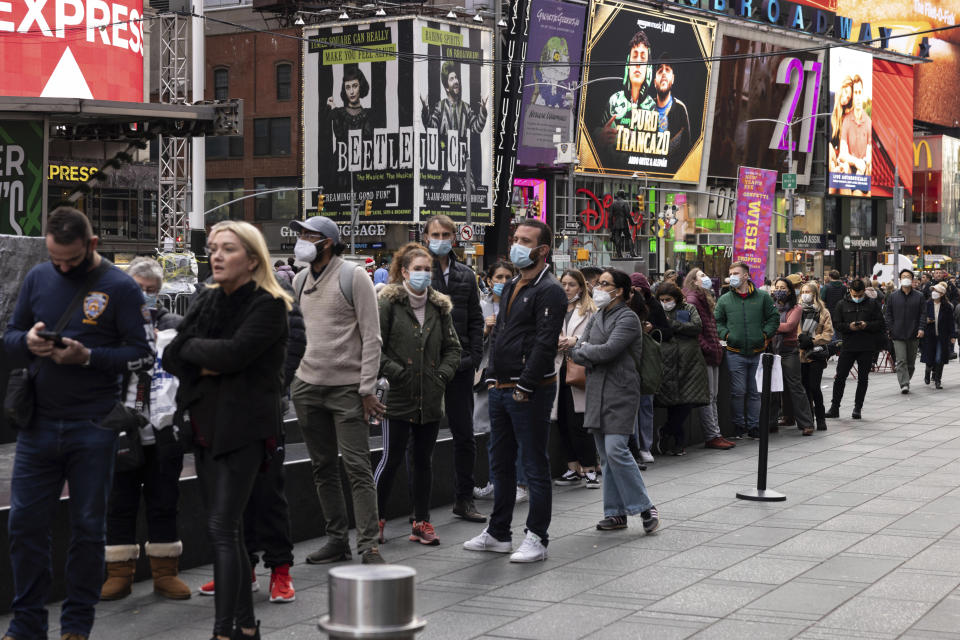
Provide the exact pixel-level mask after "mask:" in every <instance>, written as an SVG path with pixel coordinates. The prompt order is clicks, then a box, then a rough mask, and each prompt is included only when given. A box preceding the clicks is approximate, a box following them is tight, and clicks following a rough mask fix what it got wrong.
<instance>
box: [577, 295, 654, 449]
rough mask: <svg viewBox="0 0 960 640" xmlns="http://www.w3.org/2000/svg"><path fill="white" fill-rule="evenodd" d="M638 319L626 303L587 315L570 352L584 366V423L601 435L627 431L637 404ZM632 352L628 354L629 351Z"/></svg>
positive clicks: (625, 432) (638, 396) (634, 416)
mask: <svg viewBox="0 0 960 640" xmlns="http://www.w3.org/2000/svg"><path fill="white" fill-rule="evenodd" d="M642 343H643V342H642V328H641V326H640V319H639V318H637V315H636V314H635V313H634V312H633V311H632V310H631V309H630V308H629V307H627V306H626V305H624V304H620V305H618V306H616V307H614V308H613V309H605V310H604V311H601V312H598V313H595V314H593V316H591V318H590V321H589V323H588V324H587V328H586V329H584V331H583V336H582V337H581V338H580V341H579V342H578V343H577V346H576V347H574V348H573V349H572V350H571V353H570V356H571V357H572V358H573V361H574V362H576V363H577V364H582V365H583V366H585V367H586V368H587V387H586V392H587V405H586V413H585V415H584V421H583V423H584V426H585V427H586V428H587V429H588V430H590V431H598V432H600V433H603V434H605V435H610V434H619V435H629V434H631V433H633V423H634V421H635V420H636V419H637V411H638V410H639V408H640V374H639V373H638V372H637V365H636V363H637V362H640V356H641V345H642ZM631 353H632V355H631Z"/></svg>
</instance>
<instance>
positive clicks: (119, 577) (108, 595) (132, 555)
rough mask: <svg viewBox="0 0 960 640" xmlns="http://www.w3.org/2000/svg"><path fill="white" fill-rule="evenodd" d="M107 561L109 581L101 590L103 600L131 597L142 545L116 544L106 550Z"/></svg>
mask: <svg viewBox="0 0 960 640" xmlns="http://www.w3.org/2000/svg"><path fill="white" fill-rule="evenodd" d="M104 557H105V558H106V561H107V579H106V580H105V581H104V583H103V587H101V588H100V599H101V600H120V599H121V598H126V597H127V596H128V595H130V589H131V587H133V574H134V573H136V571H137V558H139V557H140V545H138V544H115V545H107V546H106V547H105V548H104Z"/></svg>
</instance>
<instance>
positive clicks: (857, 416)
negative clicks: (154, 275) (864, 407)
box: [850, 407, 860, 420]
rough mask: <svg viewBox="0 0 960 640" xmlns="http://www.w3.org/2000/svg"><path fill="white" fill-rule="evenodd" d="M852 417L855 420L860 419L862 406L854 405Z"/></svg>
mask: <svg viewBox="0 0 960 640" xmlns="http://www.w3.org/2000/svg"><path fill="white" fill-rule="evenodd" d="M850 417H851V418H853V419H854V420H859V419H860V407H854V408H853V413H851V414H850Z"/></svg>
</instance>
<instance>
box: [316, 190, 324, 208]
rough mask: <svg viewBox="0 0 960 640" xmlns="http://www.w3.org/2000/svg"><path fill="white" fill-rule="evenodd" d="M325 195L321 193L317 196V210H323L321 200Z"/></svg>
mask: <svg viewBox="0 0 960 640" xmlns="http://www.w3.org/2000/svg"><path fill="white" fill-rule="evenodd" d="M325 199H326V197H325V196H324V195H323V194H322V193H321V194H320V195H318V196H317V211H323V201H324V200H325Z"/></svg>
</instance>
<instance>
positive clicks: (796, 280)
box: [787, 273, 803, 289]
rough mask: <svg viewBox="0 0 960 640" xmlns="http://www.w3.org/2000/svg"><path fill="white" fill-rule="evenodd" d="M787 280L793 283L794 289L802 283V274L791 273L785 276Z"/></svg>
mask: <svg viewBox="0 0 960 640" xmlns="http://www.w3.org/2000/svg"><path fill="white" fill-rule="evenodd" d="M787 282H789V283H790V284H792V285H793V288H794V289H796V288H797V287H799V286H800V285H802V284H803V276H801V275H800V274H799V273H791V274H790V275H788V276H787Z"/></svg>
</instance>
